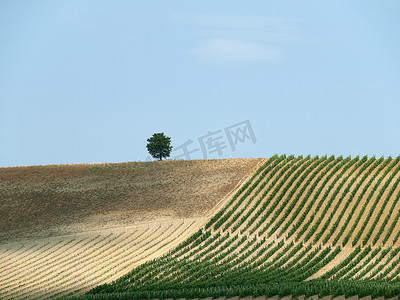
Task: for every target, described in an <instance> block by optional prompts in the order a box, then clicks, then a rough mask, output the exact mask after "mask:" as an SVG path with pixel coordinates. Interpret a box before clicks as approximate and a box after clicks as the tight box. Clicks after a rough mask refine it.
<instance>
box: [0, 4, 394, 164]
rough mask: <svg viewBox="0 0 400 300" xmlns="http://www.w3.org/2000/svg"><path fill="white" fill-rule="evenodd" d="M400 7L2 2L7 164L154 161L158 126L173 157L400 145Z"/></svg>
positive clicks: (1, 101) (0, 95)
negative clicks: (149, 146)
mask: <svg viewBox="0 0 400 300" xmlns="http://www.w3.org/2000/svg"><path fill="white" fill-rule="evenodd" d="M399 16H400V1H387V0H379V1H378V0H376V1H350V0H343V1H321V0H315V1H294V0H293V1H264V0H263V1H246V2H243V1H231V0H230V1H196V2H195V1H85V0H79V1H40V0H38V1H11V0H9V1H4V0H3V1H0V113H1V115H0V139H1V147H0V158H1V159H0V166H2V167H4V166H18V165H39V164H64V163H99V162H109V163H112V162H125V161H137V160H141V161H144V160H146V159H148V156H149V154H148V153H147V150H146V143H147V142H146V140H147V138H149V137H150V136H151V135H152V134H153V133H155V132H164V133H165V134H166V135H167V136H170V137H171V139H172V145H173V146H174V147H175V148H178V149H177V150H176V151H174V152H173V153H172V155H171V158H190V159H199V158H206V157H207V158H229V157H269V156H271V155H273V154H275V153H278V154H295V155H300V154H301V155H308V154H311V155H325V154H327V155H331V154H335V155H344V156H347V155H352V156H355V155H357V154H359V155H365V154H368V155H370V156H371V155H376V156H382V155H384V156H385V157H387V156H389V155H392V156H398V155H399V154H400V117H399V116H400V17H399ZM243 122H244V123H243ZM239 123H241V124H239ZM237 124H239V125H237ZM235 125H237V126H235ZM250 129H252V130H250ZM230 133H231V135H230V137H229V136H228V135H229V134H230ZM229 138H231V140H230V139H229ZM190 141H191V142H190ZM185 143H186V145H187V150H188V151H195V152H193V153H191V154H190V155H189V156H184V155H183V148H182V147H181V148H179V146H182V145H184V144H185Z"/></svg>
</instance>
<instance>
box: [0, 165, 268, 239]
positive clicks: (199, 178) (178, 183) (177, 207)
mask: <svg viewBox="0 0 400 300" xmlns="http://www.w3.org/2000/svg"><path fill="white" fill-rule="evenodd" d="M262 161H263V159H258V158H257V159H256V158H249V159H222V160H192V161H184V160H181V161H174V160H166V161H156V162H129V163H118V164H87V165H84V164H80V165H50V166H31V167H12V168H0V199H1V202H0V228H1V229H2V230H1V232H0V241H9V242H10V241H13V240H15V239H17V238H27V237H30V238H31V237H39V236H49V235H58V234H69V233H74V232H82V231H89V230H98V229H101V228H106V227H108V228H109V227H114V226H130V225H136V224H138V223H141V224H143V222H146V221H152V220H154V219H185V218H196V217H199V218H201V217H205V216H206V215H208V213H209V212H210V210H211V209H212V208H213V207H214V206H215V205H216V204H217V203H218V202H219V201H221V199H223V198H224V196H226V195H227V194H228V193H229V192H231V191H232V190H233V189H235V188H236V187H237V186H238V184H240V183H241V182H242V180H243V179H244V178H245V177H247V176H248V175H249V174H251V173H252V172H253V171H254V169H255V168H256V166H257V165H258V164H259V163H261V162H262Z"/></svg>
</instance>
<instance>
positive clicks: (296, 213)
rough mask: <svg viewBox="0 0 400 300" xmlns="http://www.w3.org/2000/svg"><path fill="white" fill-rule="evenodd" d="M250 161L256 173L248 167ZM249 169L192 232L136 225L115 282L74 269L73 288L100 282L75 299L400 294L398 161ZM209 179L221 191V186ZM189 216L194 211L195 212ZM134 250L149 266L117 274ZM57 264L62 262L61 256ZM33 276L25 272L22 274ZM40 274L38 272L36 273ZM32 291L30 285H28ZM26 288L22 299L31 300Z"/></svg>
mask: <svg viewBox="0 0 400 300" xmlns="http://www.w3.org/2000/svg"><path fill="white" fill-rule="evenodd" d="M170 163H171V164H174V163H175V162H170ZM187 163H189V162H187ZM193 163H194V162H193ZM256 164H258V165H257V168H256V169H252V168H254V167H255V165H256ZM189 169H191V167H190V168H189ZM246 170H248V172H243V171H242V172H238V173H240V174H241V175H242V178H244V177H247V178H246V180H244V181H242V184H241V185H240V186H237V188H236V190H235V191H234V192H232V193H228V190H229V189H226V190H225V191H224V193H225V196H224V197H223V196H222V194H224V193H222V192H221V195H220V196H216V198H218V197H221V199H222V200H221V202H218V201H217V200H215V202H214V203H215V204H214V205H211V204H210V206H209V210H208V212H209V213H208V214H205V215H204V217H203V218H202V219H197V220H194V219H193V220H191V221H193V222H195V223H194V224H193V225H190V224H188V223H187V222H190V221H189V220H186V219H185V222H186V223H184V222H182V221H181V222H180V223H179V224H176V225H173V224H172V222H171V223H169V224H170V225H168V224H165V227H162V226H160V229H159V230H160V231H159V234H157V233H150V232H147V233H143V231H144V230H145V229H146V228H140V226H138V227H137V228H136V230H138V231H137V232H134V233H132V234H131V240H129V242H128V241H127V244H126V245H125V246H126V248H122V247H120V246H115V247H114V248H113V249H110V250H109V251H110V253H112V254H110V255H109V257H110V264H115V265H113V266H115V270H116V276H114V277H113V278H111V277H109V278H104V277H102V276H103V273H104V272H102V270H101V269H100V271H99V270H97V269H95V271H96V272H95V271H92V269H91V268H90V267H89V268H88V269H86V270H79V264H78V263H77V264H76V265H77V266H76V267H75V268H76V269H74V270H75V271H74V272H71V273H69V275H68V276H71V277H72V276H76V279H75V282H80V283H81V284H82V285H85V284H86V283H85V281H84V278H85V277H86V276H92V273H95V274H98V276H100V277H101V280H99V281H98V282H105V283H104V284H101V285H99V286H97V287H95V288H93V289H92V290H90V291H88V292H87V294H86V295H82V296H77V297H76V298H79V299H94V298H95V299H114V298H115V299H143V298H147V299H148V298H204V297H214V298H216V297H221V296H227V297H228V296H249V295H251V296H260V295H266V296H274V295H279V296H285V295H293V296H298V295H306V296H311V295H319V296H326V295H335V296H337V295H347V296H352V295H358V296H360V297H362V296H367V295H370V296H373V297H375V296H376V297H378V296H385V297H393V296H396V295H398V294H399V293H400V239H399V236H400V230H399V228H400V226H399V217H400V203H399V199H400V185H399V183H400V173H399V171H400V157H398V158H395V159H393V158H391V157H389V158H386V159H384V158H379V159H377V158H375V157H372V158H368V157H362V158H360V157H355V158H351V157H347V158H343V157H341V156H339V157H334V156H331V157H327V156H323V157H318V156H316V157H310V156H307V157H303V156H297V157H295V156H293V155H291V156H286V155H281V156H278V155H275V156H273V157H271V158H269V159H265V160H262V161H261V160H257V161H252V167H248V168H247V169H246ZM251 170H253V171H252V173H251ZM216 177H217V178H218V175H217V174H216V173H214V178H216ZM238 177H240V176H238ZM211 181H212V182H213V183H215V185H216V186H219V180H218V179H214V180H211ZM237 182H239V180H238V181H236V184H237ZM189 185H190V184H188V186H189ZM232 186H235V184H234V183H232V184H231V185H230V188H232ZM183 190H184V192H183V194H186V195H190V193H191V192H189V190H186V188H183ZM183 211H186V208H183ZM194 211H197V213H200V214H201V212H200V211H199V210H198V208H196V209H194ZM196 222H197V223H196ZM138 225H139V224H138ZM168 226H170V227H168ZM185 226H186V227H188V226H190V228H191V229H185V228H186V227H185ZM140 230H142V231H140ZM154 231H155V228H154ZM171 232H173V233H171ZM178 232H185V233H186V235H185V233H183V234H181V235H180V234H179V233H178ZM189 232H190V234H188V233H189ZM126 234H127V235H128V233H127V232H126ZM147 235H149V238H148V239H146V236H147ZM170 236H177V238H176V240H174V241H170V242H168V244H169V245H170V247H166V248H165V249H167V248H168V250H166V251H160V252H152V251H153V250H154V249H157V247H158V245H162V244H163V243H164V240H165V238H164V237H170ZM152 237H153V238H152ZM113 238H115V240H117V239H119V238H120V239H124V237H122V236H121V237H116V236H114V237H113ZM171 239H172V238H171ZM149 240H150V241H151V242H150V244H155V245H157V246H155V248H153V250H150V249H146V247H147V246H146V243H147V242H148V241H149ZM75 243H79V242H78V240H76V241H74V242H70V244H71V245H72V244H74V247H75V248H76V249H77V251H81V249H85V248H84V247H85V246H82V245H81V244H76V245H75ZM94 243H96V245H100V244H101V243H102V242H100V241H96V240H95V241H94ZM105 243H106V244H107V245H108V244H110V243H113V242H112V241H108V240H105ZM135 243H138V244H136V245H145V246H140V247H139V248H140V249H142V251H143V252H142V254H140V255H144V256H147V257H146V259H143V260H141V261H139V263H138V264H136V265H133V264H131V265H130V266H133V267H134V268H131V270H127V268H125V269H123V268H120V267H119V266H118V261H123V260H124V259H129V258H128V256H127V253H129V252H130V251H132V249H136V248H135V246H134V245H135ZM90 245H91V244H90ZM171 245H173V247H172V246H171ZM37 247H38V246H37ZM40 247H46V246H40ZM90 247H94V246H90ZM90 247H88V248H90ZM75 248H74V249H75ZM35 249H36V248H35ZM124 249H125V250H124ZM129 249H130V250H129ZM23 250H24V251H20V250H18V248H10V246H9V247H8V248H7V249H5V250H4V253H5V254H7V253H9V252H11V254H12V255H14V253H18V254H19V253H21V254H20V255H28V254H27V253H30V252H29V249H23ZM18 251H20V252H18ZM115 251H116V252H115ZM50 252H51V251H50ZM161 252H162V253H161ZM51 253H53V252H51ZM54 253H57V250H54ZM99 253H102V252H101V251H99ZM117 253H121V254H118V255H120V256H118V257H120V258H117V259H115V262H114V261H113V262H111V258H112V257H113V256H114V254H115V256H116V257H117ZM3 255H4V254H3ZM101 255H103V254H99V256H101ZM137 255H139V254H137ZM28 256H29V255H28ZM3 257H5V256H3ZM54 257H56V259H58V257H61V258H59V259H60V260H61V261H62V260H63V258H62V257H63V256H62V254H60V255H58V254H54ZM139 257H140V256H139ZM35 259H36V258H32V260H33V262H32V265H34V264H35ZM44 260H45V259H44ZM2 261H3V259H2ZM28 263H29V261H28ZM14 265H15V266H16V267H14V268H15V269H14V272H15V273H18V268H21V267H18V263H17V262H15V263H14ZM14 265H13V266H14ZM2 269H3V268H2ZM121 269H123V270H124V273H123V272H120V270H121ZM30 270H31V269H30V268H29V267H28V268H27V269H26V272H28V273H29V272H30ZM42 270H43V269H38V271H37V274H38V275H37V276H40V275H39V274H41V272H42ZM84 272H86V273H84ZM122 273H123V274H122ZM56 274H57V273H56ZM82 274H83V275H82ZM84 274H88V275H84ZM117 275H118V276H120V277H119V278H118V279H116V278H117ZM96 276H97V275H96ZM17 277H18V276H17ZM48 277H49V278H51V277H52V275H51V274H48ZM0 280H1V281H0V282H1V283H0V284H2V283H3V280H2V279H0ZM28 282H29V281H28ZM69 282H73V280H70V281H69ZM2 286H4V285H0V293H1V291H2V290H3V289H2ZM89 286H90V285H86V287H89ZM31 287H32V289H33V288H34V287H35V285H34V284H33V282H32V285H31ZM14 290H15V291H14ZM14 290H11V291H10V290H7V291H6V292H5V293H4V294H3V295H6V296H7V297H12V296H13V295H18V292H17V291H18V288H15V289H14ZM28 290H29V289H25V294H22V295H23V296H31V295H28V294H29V293H28ZM32 291H33V290H32ZM82 291H86V290H85V289H84V288H82V289H81V290H78V291H76V290H74V289H73V288H72V289H70V290H68V291H66V290H65V289H64V290H63V288H62V287H61V286H60V287H59V289H58V290H57V292H55V293H54V294H52V295H66V294H68V293H71V294H74V293H76V292H78V293H80V292H82ZM35 295H39V291H37V292H36V294H33V296H35ZM43 295H45V296H47V295H50V293H49V294H43ZM0 296H1V294H0Z"/></svg>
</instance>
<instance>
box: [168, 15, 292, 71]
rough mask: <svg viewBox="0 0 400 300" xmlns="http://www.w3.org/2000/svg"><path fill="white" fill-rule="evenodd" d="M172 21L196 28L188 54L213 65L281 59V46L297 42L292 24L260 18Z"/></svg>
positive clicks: (212, 17)
mask: <svg viewBox="0 0 400 300" xmlns="http://www.w3.org/2000/svg"><path fill="white" fill-rule="evenodd" d="M173 18H174V19H175V20H179V21H184V22H190V23H192V24H196V25H198V26H197V28H198V31H197V32H195V35H194V36H198V37H200V40H199V41H198V44H197V45H196V46H194V47H193V48H192V49H191V50H190V53H191V54H193V55H195V56H196V57H198V58H200V59H202V60H203V61H207V62H210V63H213V64H224V65H228V64H230V65H234V66H236V65H254V64H271V63H277V62H281V61H283V60H284V51H283V49H284V46H285V45H284V44H287V43H293V42H299V41H300V38H299V35H298V34H296V33H297V29H296V27H295V26H294V25H293V24H294V22H293V21H292V20H289V19H284V18H274V17H262V16H224V15H191V16H181V15H175V16H173Z"/></svg>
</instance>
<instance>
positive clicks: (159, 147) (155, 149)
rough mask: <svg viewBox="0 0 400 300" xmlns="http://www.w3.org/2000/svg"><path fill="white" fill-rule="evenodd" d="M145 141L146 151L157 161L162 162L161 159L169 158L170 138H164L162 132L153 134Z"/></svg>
mask: <svg viewBox="0 0 400 300" xmlns="http://www.w3.org/2000/svg"><path fill="white" fill-rule="evenodd" d="M147 141H148V143H147V146H146V147H147V151H149V153H150V155H151V156H153V157H154V158H158V159H159V160H162V159H163V157H165V158H166V157H169V155H170V153H171V150H172V146H171V138H170V137H168V136H165V135H164V132H161V133H155V134H153V136H152V137H150V138H148V139H147Z"/></svg>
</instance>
